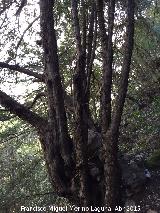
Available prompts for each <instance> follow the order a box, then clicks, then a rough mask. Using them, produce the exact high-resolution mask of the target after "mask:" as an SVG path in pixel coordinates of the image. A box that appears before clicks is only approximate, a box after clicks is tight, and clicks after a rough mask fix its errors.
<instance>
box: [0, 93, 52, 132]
mask: <svg viewBox="0 0 160 213" xmlns="http://www.w3.org/2000/svg"><path fill="white" fill-rule="evenodd" d="M0 105H1V106H3V107H5V108H6V109H7V110H8V111H10V112H11V113H13V114H15V115H17V116H18V117H19V118H21V119H22V120H24V121H27V122H28V123H29V124H31V125H32V126H33V127H35V128H36V129H38V130H39V129H41V128H43V127H44V126H46V124H47V122H48V121H47V120H46V119H45V118H42V117H40V116H39V115H37V114H36V113H34V112H32V111H30V110H29V109H28V108H27V107H25V106H24V105H22V104H20V103H18V102H17V101H15V100H14V99H13V98H11V97H10V96H9V95H7V94H6V93H5V92H2V91H1V90H0Z"/></svg>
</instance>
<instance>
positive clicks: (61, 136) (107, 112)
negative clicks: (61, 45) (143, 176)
mask: <svg viewBox="0 0 160 213" xmlns="http://www.w3.org/2000/svg"><path fill="white" fill-rule="evenodd" d="M88 3H89V2H88ZM104 4H105V1H103V0H96V2H92V3H91V10H90V11H91V12H90V18H89V23H88V20H87V17H88V16H87V11H88V8H87V4H86V3H85V1H81V5H80V8H81V10H82V11H83V17H81V19H82V21H81V22H82V24H81V25H82V26H80V21H79V11H78V8H79V7H78V1H77V0H71V8H72V22H73V28H74V35H75V42H76V50H77V61H76V69H75V74H74V81H73V84H74V98H73V106H74V115H75V123H74V135H73V138H71V136H70V134H69V130H68V121H67V115H66V108H65V104H64V102H65V93H64V89H63V86H62V82H61V76H60V70H59V59H58V49H57V40H56V32H55V29H54V18H53V17H54V14H53V11H54V10H53V8H54V0H52V1H51V0H40V24H41V35H42V45H43V50H44V66H45V73H44V76H40V75H38V74H37V75H36V74H35V73H33V74H32V76H35V77H36V78H38V79H41V80H42V79H43V80H42V81H44V82H45V84H46V88H47V95H48V118H47V119H45V118H42V117H40V116H39V115H37V114H36V113H33V112H32V111H31V110H29V109H28V108H27V107H25V106H23V105H21V104H19V103H18V102H16V101H14V100H13V99H12V98H11V97H9V96H8V95H7V94H5V93H4V92H2V91H0V104H1V105H2V106H4V107H5V108H6V109H8V110H9V111H10V112H11V113H14V114H16V115H17V116H19V117H20V118H21V119H23V120H26V121H27V122H28V123H30V124H31V125H32V126H33V127H35V128H36V129H37V131H38V134H39V136H40V141H41V144H42V148H43V151H44V157H45V161H46V165H47V169H48V174H49V178H50V181H51V183H52V185H53V187H54V189H55V190H56V192H57V193H58V194H59V195H60V196H65V197H67V198H68V199H69V200H70V201H72V202H75V203H78V204H79V205H81V206H90V205H93V206H104V205H107V206H110V207H112V212H114V208H115V206H116V205H119V204H120V205H121V200H120V198H121V195H120V193H121V175H120V169H119V165H118V137H119V127H120V123H121V117H122V112H123V107H124V102H125V98H126V93H127V87H128V79H129V71H130V64H131V56H132V50H133V38H134V0H128V1H127V25H126V36H125V41H124V45H125V50H124V59H123V65H122V72H121V80H120V84H119V91H118V95H117V99H116V104H115V107H114V109H113V107H112V100H111V92H112V76H113V45H112V40H113V29H114V14H115V5H116V3H115V1H113V0H109V1H108V6H107V7H108V15H107V16H108V29H106V24H105V19H106V18H105V15H104ZM97 17H98V25H99V28H98V29H99V31H98V32H99V35H100V38H101V46H102V59H103V71H102V75H103V79H102V91H101V136H102V145H103V146H102V149H103V150H102V153H103V156H102V157H99V158H98V161H99V162H100V163H101V168H102V174H101V180H100V181H99V180H97V179H95V178H94V177H93V175H92V174H91V171H90V166H89V165H90V156H88V152H87V150H88V135H89V131H90V128H91V125H90V122H89V121H90V120H91V116H90V115H91V112H90V110H89V99H90V80H91V74H92V65H93V61H94V56H95V49H96V36H97ZM88 26H89V27H88ZM87 29H88V31H87ZM1 64H2V65H3V67H5V66H7V65H6V64H5V63H0V66H1ZM9 66H10V65H8V67H7V68H9V69H12V68H13V69H17V70H18V69H19V70H20V72H28V73H29V71H26V70H25V69H24V70H23V69H20V67H17V68H16V67H9ZM92 123H93V121H92ZM93 126H94V125H93ZM99 162H94V163H95V167H96V166H97V164H98V163H99Z"/></svg>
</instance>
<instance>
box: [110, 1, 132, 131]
mask: <svg viewBox="0 0 160 213" xmlns="http://www.w3.org/2000/svg"><path fill="white" fill-rule="evenodd" d="M134 9H135V2H134V0H128V5H127V27H126V38H125V50H124V58H123V64H122V72H121V79H120V86H119V91H118V96H117V99H116V105H115V113H114V117H113V123H112V129H113V130H114V132H118V131H119V126H120V123H121V117H122V112H123V107H124V103H125V98H126V94H127V88H128V79H129V72H130V65H131V58H132V51H133V45H134Z"/></svg>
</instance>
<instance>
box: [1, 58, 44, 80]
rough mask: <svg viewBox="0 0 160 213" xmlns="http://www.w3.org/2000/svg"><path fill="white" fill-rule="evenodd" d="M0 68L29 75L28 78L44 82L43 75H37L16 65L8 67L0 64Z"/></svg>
mask: <svg viewBox="0 0 160 213" xmlns="http://www.w3.org/2000/svg"><path fill="white" fill-rule="evenodd" d="M0 67H1V68H6V69H10V70H14V71H18V72H20V73H24V74H26V75H29V76H33V77H35V78H37V79H38V80H40V81H42V82H44V75H43V74H39V73H36V72H33V71H31V70H29V69H26V68H24V67H20V66H19V65H18V64H16V65H10V64H8V63H5V62H0Z"/></svg>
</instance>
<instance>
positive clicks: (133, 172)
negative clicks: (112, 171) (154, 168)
mask: <svg viewBox="0 0 160 213" xmlns="http://www.w3.org/2000/svg"><path fill="white" fill-rule="evenodd" d="M120 166H121V170H122V181H123V185H124V188H125V192H126V197H128V198H129V197H132V196H133V195H135V194H137V193H139V192H141V191H142V190H144V188H145V185H146V183H147V178H146V176H145V172H144V168H143V167H142V168H141V167H139V166H138V165H137V164H136V162H134V161H130V162H129V161H126V160H125V159H121V160H120ZM147 171H148V170H147ZM148 172H149V171H148Z"/></svg>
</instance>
